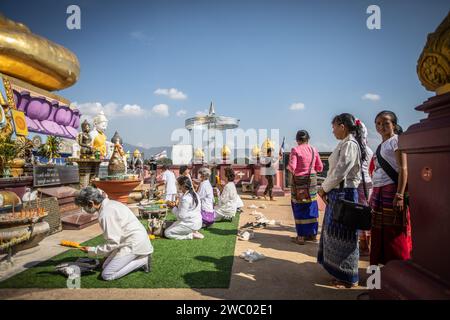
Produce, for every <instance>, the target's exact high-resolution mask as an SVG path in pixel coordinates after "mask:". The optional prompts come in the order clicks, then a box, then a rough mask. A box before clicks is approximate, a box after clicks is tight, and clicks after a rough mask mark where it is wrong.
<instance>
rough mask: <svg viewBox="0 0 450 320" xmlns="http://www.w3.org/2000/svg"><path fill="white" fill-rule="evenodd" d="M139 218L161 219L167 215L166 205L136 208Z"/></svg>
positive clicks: (149, 205)
mask: <svg viewBox="0 0 450 320" xmlns="http://www.w3.org/2000/svg"><path fill="white" fill-rule="evenodd" d="M138 209H139V216H140V217H141V218H162V217H165V216H166V215H167V209H168V208H167V205H166V204H148V205H141V206H139V207H138Z"/></svg>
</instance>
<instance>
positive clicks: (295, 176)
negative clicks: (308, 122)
mask: <svg viewBox="0 0 450 320" xmlns="http://www.w3.org/2000/svg"><path fill="white" fill-rule="evenodd" d="M309 139H310V137H309V133H308V132H307V131H306V130H299V131H298V132H297V136H296V140H297V144H298V145H297V146H296V147H294V148H292V150H291V153H290V156H289V164H288V167H287V169H288V170H289V172H290V175H291V177H290V180H291V183H290V185H291V206H292V212H293V214H294V219H295V229H296V230H297V236H296V237H293V238H292V241H293V242H294V243H297V244H300V245H303V244H305V241H316V239H317V230H318V226H319V207H318V205H317V173H318V172H322V170H323V164H322V161H321V160H320V156H319V153H318V152H317V150H316V149H315V148H313V147H312V146H311V145H310V144H309Z"/></svg>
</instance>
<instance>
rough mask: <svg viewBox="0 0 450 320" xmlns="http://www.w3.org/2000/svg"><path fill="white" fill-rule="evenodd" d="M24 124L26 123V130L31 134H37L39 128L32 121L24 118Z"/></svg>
mask: <svg viewBox="0 0 450 320" xmlns="http://www.w3.org/2000/svg"><path fill="white" fill-rule="evenodd" d="M25 122H26V123H27V127H28V130H30V131H33V132H39V126H38V125H37V124H36V122H35V121H34V120H32V119H30V118H28V117H27V116H25Z"/></svg>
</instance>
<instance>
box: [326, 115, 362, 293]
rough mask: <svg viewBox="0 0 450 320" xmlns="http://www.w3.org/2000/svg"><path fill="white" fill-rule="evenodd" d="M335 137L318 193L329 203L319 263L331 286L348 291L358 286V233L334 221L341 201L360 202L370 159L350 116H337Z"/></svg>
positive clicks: (334, 126) (333, 122)
mask: <svg viewBox="0 0 450 320" xmlns="http://www.w3.org/2000/svg"><path fill="white" fill-rule="evenodd" d="M332 125H333V134H334V136H335V137H336V139H338V140H340V142H339V144H338V145H337V147H336V148H335V149H334V151H333V153H332V154H331V155H330V157H329V158H328V162H329V170H328V174H327V177H326V179H325V181H324V182H323V183H322V186H321V188H320V189H319V191H318V194H319V196H321V197H322V199H324V201H325V203H327V206H326V209H325V215H324V218H323V224H322V233H321V237H320V244H319V252H318V256H317V260H318V262H319V263H320V264H321V265H322V266H323V267H324V268H325V270H326V271H327V272H328V273H329V274H331V275H332V276H333V277H334V279H333V280H332V285H333V286H335V287H337V288H349V287H353V286H357V285H358V281H359V278H358V261H359V248H358V230H354V229H350V228H348V227H346V226H344V225H342V224H340V223H337V222H335V221H334V220H333V208H334V205H335V203H336V201H337V200H338V199H345V200H349V201H352V202H355V203H356V202H358V186H359V184H360V182H361V174H360V172H361V162H362V161H364V160H365V159H366V157H367V154H366V149H365V147H364V143H363V137H362V130H361V122H360V121H359V120H356V119H355V117H354V116H353V115H351V114H349V113H342V114H340V115H338V116H335V117H334V119H333V121H332Z"/></svg>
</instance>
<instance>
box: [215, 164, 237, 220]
mask: <svg viewBox="0 0 450 320" xmlns="http://www.w3.org/2000/svg"><path fill="white" fill-rule="evenodd" d="M234 178H235V175H234V171H233V169H231V168H225V182H226V184H225V186H224V187H223V190H222V192H221V193H220V196H219V205H218V206H217V208H216V210H215V217H216V218H215V219H216V221H231V220H232V219H233V217H234V216H235V215H236V211H237V206H238V203H239V200H240V198H239V195H238V193H237V190H236V185H235V184H234Z"/></svg>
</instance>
